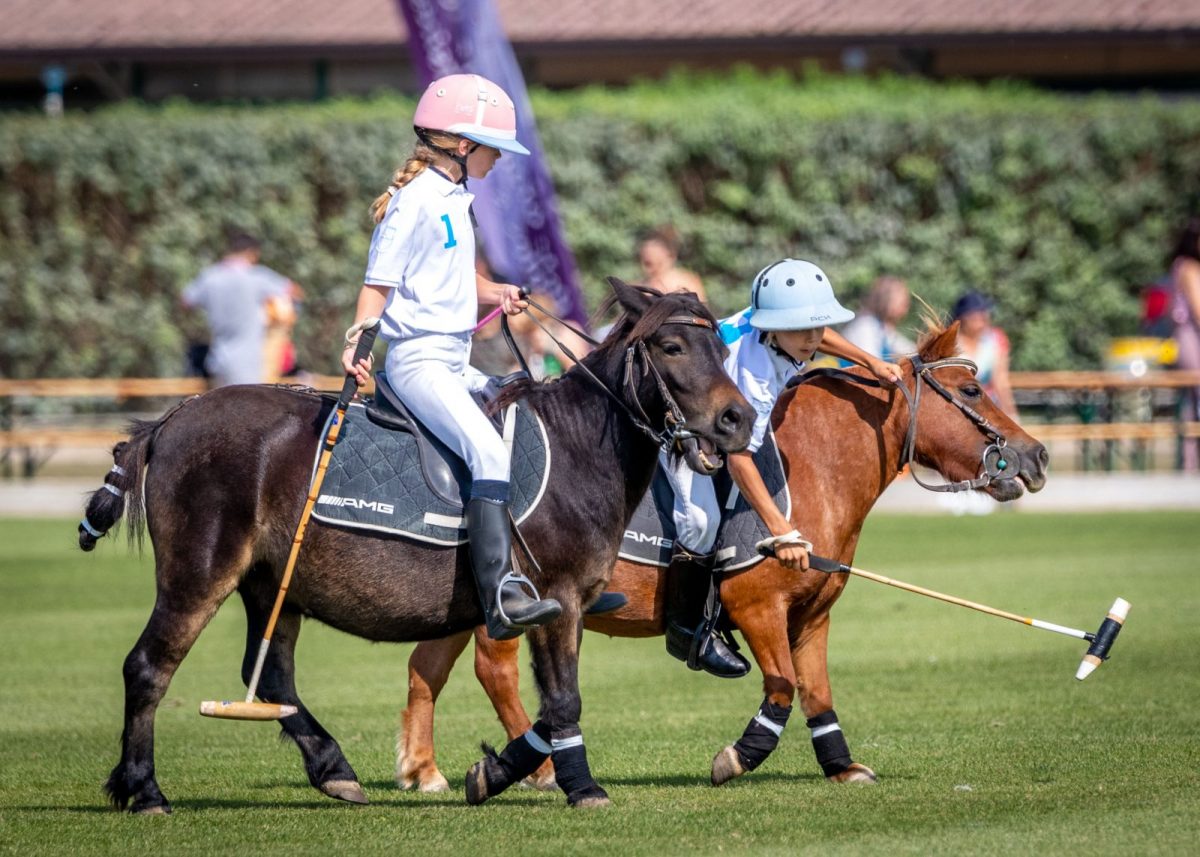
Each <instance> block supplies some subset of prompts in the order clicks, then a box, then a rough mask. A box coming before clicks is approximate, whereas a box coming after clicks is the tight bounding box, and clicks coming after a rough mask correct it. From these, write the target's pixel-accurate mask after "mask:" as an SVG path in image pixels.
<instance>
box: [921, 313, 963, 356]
mask: <svg viewBox="0 0 1200 857" xmlns="http://www.w3.org/2000/svg"><path fill="white" fill-rule="evenodd" d="M957 353H958V322H957V321H956V322H954V323H953V324H951V325H950V326H949V327H947V328H946V329H945V330H943V331H942V332H941V333H938V334H936V335H935V336H934V337H933V338H932V339H930V340H929V341H928V342H926V343H925V347H924V348H922V349H921V359H922V360H924V361H926V362H929V361H931V360H941V359H942V358H944V357H953V356H954V355H955V354H957Z"/></svg>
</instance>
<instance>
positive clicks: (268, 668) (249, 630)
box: [241, 583, 367, 803]
mask: <svg viewBox="0 0 1200 857" xmlns="http://www.w3.org/2000/svg"><path fill="white" fill-rule="evenodd" d="M241 594H242V601H243V603H244V605H245V607H246V652H245V655H244V656H243V657H242V681H243V682H244V683H245V684H247V685H249V684H250V677H251V674H252V673H253V671H254V662H255V660H256V659H257V657H258V649H259V645H260V644H261V643H262V636H263V631H264V630H265V628H266V621H267V617H268V616H269V615H270V606H269V605H270V603H271V599H272V598H273V595H274V593H272V592H269V591H265V592H263V591H260V592H259V595H258V596H257V597H256V596H255V594H254V587H252V586H251V585H250V584H249V583H247V585H244V586H243V588H242V593H241ZM264 599H265V600H264ZM299 636H300V614H299V613H296V612H292V611H287V610H285V611H284V612H282V613H280V614H279V621H278V622H277V623H276V625H275V633H274V634H273V635H272V636H271V646H270V648H268V649H267V658H266V660H265V661H264V662H263V671H262V677H261V678H260V679H259V684H258V696H259V698H260V699H262V700H265V701H269V702H278V703H284V704H287V705H294V706H296V708H297V709H299V710H298V711H297V712H296V713H295V714H293V715H291V716H290V717H285V718H283V720H281V721H280V723H279V725H280V726H281V727H282V728H283V733H284V734H285V735H286V736H287V737H289V738H291V739H292V740H293V741H295V742H296V746H297V747H299V748H300V755H301V757H302V758H303V759H304V771H305V773H307V774H308V781H309V782H310V783H312V785H313V787H314V788H316V789H319V790H320V791H321V792H322V793H323V794H326V795H328V796H329V797H332V798H337V799H338V800H344V801H347V802H349V803H366V802H367V796H366V793H365V792H363V789H362V786H361V785H360V784H359V782H358V775H357V774H355V773H354V768H352V767H350V762H349V761H347V760H346V756H345V754H343V753H342V748H341V747H340V746H339V745H338V742H337V741H336V740H334V738H333V736H332V735H330V734H329V733H328V732H327V731H325V728H324V727H323V726H322V725H321V724H320V723H319V722H318V721H317V719H316V718H315V717H313V715H312V713H311V712H310V711H309V710H308V708H307V707H306V706H305V705H304V703H303V701H301V699H300V695H299V694H298V693H297V692H296V661H295V653H296V640H297V639H298V638H299Z"/></svg>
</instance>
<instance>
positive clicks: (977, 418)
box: [801, 354, 1017, 494]
mask: <svg viewBox="0 0 1200 857" xmlns="http://www.w3.org/2000/svg"><path fill="white" fill-rule="evenodd" d="M909 359H910V360H911V361H912V366H913V378H914V380H915V384H914V387H913V390H914V392H912V393H910V392H909V391H908V387H906V386H905V385H904V384H897V385H896V387H897V389H899V390H900V393H901V394H902V395H903V396H904V399H905V401H906V402H908V429H907V431H906V432H905V434H904V447H903V450H902V452H901V454H900V462H899V464H897V465H896V469H897V470H898V471H899V470H903V469H904V468H905V466H907V465H909V464H912V463H913V462H914V461H915V459H916V448H917V413H918V409H919V408H920V406H921V387H922V384H923V383H924V384H928V385H929V387H930V389H932V390H933V391H934V392H935V393H937V394H938V395H939V396H941V397H942V398H943V399H945V400H946V401H947V402H949V403H950V404H952V405H954V407H956V408H958V410H960V411H961V412H962V413H963V415H964V416H966V418H967V419H969V420H970V421H971V422H973V423H974V424H975V426H976V427H977V428H978V429H979V430H980V432H982V433H983V434H984V436H985V437H987V438H988V440H990V441H991V443H989V444H988V445H987V446H986V447H984V450H983V454H982V455H981V456H980V458H981V462H980V469H979V475H978V476H976V477H975V478H974V479H964V480H962V481H960V482H948V483H946V484H945V485H933V484H930V483H928V482H925V481H923V480H922V479H921V477H920V476H918V475H917V472H916V470H915V469H914V470H912V477H913V479H914V480H915V481H916V483H917V484H918V485H920V486H921V487H922V488H925V489H927V490H929V491H943V492H950V493H953V494H956V493H958V492H960V491H977V490H980V489H982V488H986V487H987V486H989V485H991V484H992V483H993V482H1000V481H1003V480H1009V479H1016V478H1017V474H1016V473H1010V472H1009V466H1008V461H1007V460H1006V459H1005V457H1004V455H1005V452H1004V450H1005V449H1006V448H1007V447H1008V441H1007V439H1005V437H1004V435H1003V434H1001V433H1000V432H999V431H998V430H997V429H996V427H995V426H993V425H992V424H991V423H989V422H988V421H987V419H985V418H984V417H983V415H982V414H980V413H979V412H978V411H976V410H975V409H974V408H972V407H971V406H970V405H968V404H967V403H966V402H964V401H962V399H959V398H958V397H957V396H955V395H954V394H953V393H951V392H950V391H949V390H947V389H946V388H945V387H943V386H942V385H941V383H940V382H939V381H938V380H937V379H936V378H934V377H933V372H934V371H935V370H937V369H945V368H947V367H950V366H960V367H962V368H964V369H967V370H969V371H970V372H971V374H972V375H975V374H976V373H977V372H978V371H979V367H978V366H976V365H975V363H974V361H972V360H968V359H967V358H965V357H944V358H942V359H941V360H933V361H930V362H929V363H926V362H925V361H923V360H922V359H921V358H920V357H918V356H917V355H915V354H914V355H913V356H912V357H910V358H909ZM814 376H815V377H821V376H826V377H833V378H840V379H842V380H845V381H852V382H854V383H855V384H861V385H863V386H868V387H880V386H882V384H880V383H879V382H878V381H876V380H874V379H868V378H860V377H859V376H858V375H853V374H851V373H849V372H846V371H844V370H842V369H816V370H814V371H813V372H810V373H808V374H807V375H805V376H804V380H808V379H809V378H812V377H814ZM801 383H803V381H802V382H801Z"/></svg>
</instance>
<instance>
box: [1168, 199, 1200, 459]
mask: <svg viewBox="0 0 1200 857" xmlns="http://www.w3.org/2000/svg"><path fill="white" fill-rule="evenodd" d="M1172 255H1173V258H1172V260H1171V289H1172V293H1173V294H1172V302H1171V318H1172V320H1173V321H1174V322H1175V342H1176V344H1177V345H1178V346H1179V364H1178V365H1179V368H1180V369H1190V370H1192V371H1196V370H1200V217H1194V218H1192V219H1191V220H1189V221H1188V223H1187V225H1186V226H1185V227H1184V229H1183V232H1182V233H1181V234H1180V236H1179V241H1178V242H1177V243H1176V245H1175V252H1174V253H1173V254H1172ZM1185 407H1186V408H1187V412H1186V414H1185V418H1186V419H1188V420H1197V419H1200V387H1191V388H1190V389H1189V390H1188V395H1187V396H1186V397H1185ZM1197 444H1200V440H1198V439H1196V438H1188V439H1187V440H1185V441H1184V444H1183V469H1184V470H1188V471H1192V472H1195V471H1196V470H1197V469H1198V468H1200V449H1198V448H1197Z"/></svg>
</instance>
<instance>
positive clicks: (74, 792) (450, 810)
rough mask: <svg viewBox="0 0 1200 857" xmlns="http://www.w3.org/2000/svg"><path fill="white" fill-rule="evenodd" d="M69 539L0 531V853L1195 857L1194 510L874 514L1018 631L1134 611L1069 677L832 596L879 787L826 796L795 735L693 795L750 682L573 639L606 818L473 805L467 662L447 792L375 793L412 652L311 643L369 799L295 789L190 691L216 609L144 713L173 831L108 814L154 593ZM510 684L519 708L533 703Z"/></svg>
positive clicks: (324, 705)
mask: <svg viewBox="0 0 1200 857" xmlns="http://www.w3.org/2000/svg"><path fill="white" fill-rule="evenodd" d="M74 530H75V526H74V523H73V522H69V521H60V522H53V521H12V520H9V521H0V545H2V546H3V547H2V548H0V554H2V555H0V688H2V691H0V852H2V853H5V854H35V853H70V854H72V855H86V854H97V853H121V854H146V855H151V854H155V855H156V854H175V853H196V854H199V853H205V854H214V853H222V852H225V853H230V852H234V851H237V850H243V851H245V850H248V849H250V848H254V849H267V850H269V852H270V853H273V854H284V853H287V854H313V853H326V854H328V853H331V850H335V851H339V852H340V851H353V852H359V853H376V852H378V853H382V852H387V853H390V854H403V853H419V854H433V853H457V854H480V855H492V854H497V855H504V854H518V853H520V854H555V855H565V854H620V855H622V857H632V855H639V854H680V855H683V854H687V855H701V854H713V853H717V852H723V853H754V854H796V853H814V854H815V853H821V854H858V853H868V852H873V853H883V854H936V853H948V854H950V853H952V854H961V853H992V854H1001V853H1003V854H1011V853H1014V852H1019V853H1029V852H1034V851H1037V852H1041V853H1050V854H1063V853H1068V852H1069V853H1071V854H1073V855H1086V854H1107V853H1111V852H1121V853H1133V854H1153V853H1164V854H1168V853H1169V854H1194V853H1197V851H1198V850H1200V789H1198V786H1200V773H1198V770H1200V715H1198V713H1197V703H1198V702H1200V692H1198V691H1200V672H1198V671H1197V667H1196V648H1197V643H1198V642H1200V632H1198V630H1197V629H1198V621H1197V620H1198V617H1200V580H1198V575H1200V561H1198V558H1200V515H1195V514H1156V515H1139V514H1122V515H1103V516H1100V515H1097V516H1042V517H1038V516H1033V515H1029V514H1022V515H1015V514H997V515H993V516H991V517H990V518H986V519H966V520H963V519H957V520H949V519H931V518H899V517H881V518H878V519H876V520H873V521H872V522H871V523H870V525H869V526H868V528H867V532H866V534H865V535H864V538H863V541H862V547H861V549H860V551H859V556H858V563H859V564H860V565H861V566H863V567H865V568H869V569H874V570H878V571H881V572H884V573H887V574H890V575H892V576H895V577H898V578H901V579H906V580H911V581H913V582H916V583H921V584H924V585H927V586H930V587H933V588H939V589H943V590H946V591H949V592H952V593H955V594H959V595H962V596H964V597H968V598H974V599H976V600H979V601H983V602H985V603H991V604H994V605H995V606H998V607H1002V608H1005V609H1009V610H1013V611H1015V612H1021V613H1028V614H1032V615H1034V616H1037V617H1038V618H1042V619H1046V620H1049V621H1054V622H1059V623H1062V624H1066V625H1073V626H1076V627H1085V628H1089V629H1094V628H1095V626H1096V625H1097V624H1098V623H1099V621H1100V619H1101V617H1102V616H1103V614H1104V611H1105V610H1106V609H1107V608H1108V606H1109V605H1110V604H1111V603H1112V600H1113V598H1114V597H1115V596H1117V595H1121V596H1124V597H1125V598H1127V599H1128V600H1129V601H1131V602H1132V603H1133V610H1132V613H1131V615H1130V620H1129V624H1128V626H1127V627H1126V629H1125V631H1124V632H1123V633H1122V635H1121V638H1120V640H1119V641H1118V644H1117V647H1116V651H1115V656H1114V658H1113V660H1112V661H1110V662H1109V663H1108V664H1106V665H1105V666H1103V667H1102V668H1101V669H1100V670H1099V671H1098V672H1097V673H1096V674H1095V675H1093V676H1092V677H1091V678H1090V679H1089V680H1088V681H1087V682H1084V683H1079V682H1076V681H1075V680H1074V678H1073V674H1074V670H1075V666H1076V664H1077V663H1078V661H1079V658H1080V656H1081V655H1082V653H1083V646H1082V645H1081V644H1079V642H1078V641H1074V640H1070V639H1068V638H1066V637H1060V636H1058V635H1053V634H1048V633H1043V632H1040V631H1034V630H1031V629H1027V628H1022V627H1019V626H1017V625H1015V624H1013V623H1009V622H1004V621H1002V620H999V619H994V618H990V617H987V616H983V615H980V614H977V613H973V612H970V611H967V610H962V609H959V608H955V607H951V606H948V605H943V604H939V603H936V602H933V601H930V600H927V599H921V598H917V597H915V596H912V595H907V594H905V593H901V592H897V591H895V590H891V589H887V588H884V587H882V586H878V585H876V584H872V583H869V582H867V581H862V580H854V581H851V584H850V586H849V587H848V590H847V593H846V595H845V597H844V598H843V599H842V601H841V603H840V604H839V605H838V606H837V608H836V609H835V611H834V627H833V632H832V642H831V646H830V648H831V659H830V660H831V673H832V678H833V682H834V693H835V700H836V703H837V710H838V713H839V715H840V717H841V722H842V725H843V727H844V728H845V730H846V733H847V736H848V738H849V741H850V746H851V748H852V750H853V751H854V754H855V757H856V758H857V759H858V760H859V761H862V762H864V763H865V764H868V765H870V766H872V767H873V768H874V769H875V770H876V771H877V772H878V773H879V775H880V782H879V784H878V785H876V786H872V787H864V786H842V787H835V786H831V785H829V784H827V783H825V782H824V780H823V779H822V778H821V777H820V775H819V770H818V769H817V767H816V764H815V762H814V760H813V757H812V751H811V748H810V746H809V741H808V735H807V730H806V729H805V728H804V722H803V717H802V715H799V714H797V715H795V716H794V717H793V722H792V725H791V726H790V727H789V729H788V732H787V733H785V735H784V739H783V741H782V743H781V745H780V748H779V750H778V751H777V752H776V754H775V755H774V757H773V758H771V759H770V760H769V761H768V762H767V763H766V764H765V765H764V766H763V767H762V768H760V769H759V770H758V771H757V772H755V773H753V774H751V775H749V776H747V777H745V778H743V779H742V780H740V781H738V782H735V783H733V784H731V785H728V786H725V787H723V788H721V789H713V788H711V787H710V786H709V785H708V770H709V762H710V760H711V758H712V755H713V754H714V753H715V752H716V751H717V750H718V749H720V748H721V747H722V746H724V745H725V744H726V743H729V742H731V741H732V740H734V739H735V738H737V736H738V735H739V734H740V733H741V730H742V728H743V727H744V726H745V723H746V721H747V720H748V719H749V717H750V716H751V715H752V714H753V713H754V712H755V710H756V707H757V705H758V702H759V699H760V697H761V694H760V688H759V676H758V674H757V673H755V674H753V675H752V676H751V677H750V678H748V679H746V680H743V681H740V682H720V681H718V680H716V679H711V678H708V677H706V676H703V675H699V674H694V673H689V672H688V671H687V670H686V669H685V668H683V666H682V665H681V664H679V663H678V662H676V661H673V660H670V659H669V658H667V656H666V655H665V654H664V653H663V651H662V642H661V641H660V640H646V641H631V640H608V639H605V638H602V637H597V636H594V635H588V637H587V638H586V639H585V646H584V657H583V666H582V685H583V692H584V716H583V727H584V731H585V735H586V736H587V739H588V747H589V751H590V753H589V754H590V759H591V762H592V767H593V770H594V772H595V773H596V775H597V778H598V779H599V780H600V782H601V783H602V784H603V785H604V786H605V787H606V788H607V789H608V790H609V793H610V795H611V797H612V798H613V800H614V802H615V806H613V807H612V808H611V809H609V810H606V811H597V812H586V811H584V812H579V811H572V810H569V809H567V808H566V806H565V804H564V801H563V799H562V796H561V794H557V793H555V794H542V793H536V792H531V791H524V790H512V791H510V792H508V793H507V794H505V795H503V796H501V797H500V798H498V799H495V800H494V801H492V802H490V803H488V804H487V805H485V806H483V807H478V808H471V807H467V806H466V805H465V804H464V803H463V799H462V790H461V783H462V774H463V772H464V771H465V770H466V769H467V767H468V766H469V765H470V764H471V763H472V762H473V761H474V760H476V759H477V758H478V756H479V752H478V746H477V745H478V742H479V741H480V740H481V739H487V740H490V741H493V742H497V741H500V740H501V739H502V737H503V736H502V732H501V730H500V728H499V726H498V724H497V722H496V720H495V717H494V715H493V714H492V711H491V708H490V706H489V704H488V702H487V700H486V698H485V697H484V696H483V693H482V691H481V690H480V689H479V687H478V685H477V684H476V683H475V680H474V676H473V674H472V671H471V669H470V666H469V663H464V664H462V665H461V667H463V668H461V669H460V670H459V671H458V672H457V673H456V675H455V676H454V677H453V678H452V679H451V682H450V685H449V686H448V688H447V690H446V692H445V694H444V697H443V705H442V708H441V713H440V719H439V721H438V744H439V751H440V761H441V763H442V767H443V770H444V771H445V772H446V774H447V776H449V777H450V779H451V782H452V783H453V785H454V788H455V791H452V792H451V793H450V794H447V795H419V794H410V793H404V792H400V791H398V790H397V789H396V788H395V786H394V784H393V782H392V768H393V752H392V747H393V743H394V732H395V725H396V722H397V716H398V712H399V710H400V708H401V706H402V704H403V698H404V697H403V694H404V689H405V660H406V657H407V654H408V651H409V647H407V646H404V647H395V646H375V645H370V644H368V643H365V642H363V641H361V640H357V639H352V638H350V637H346V636H344V635H341V634H339V633H337V632H334V631H331V630H329V629H328V628H325V627H323V626H320V625H318V624H316V623H310V624H308V625H306V630H305V633H304V636H303V637H302V638H301V642H300V647H299V652H298V657H297V659H298V663H299V671H298V675H299V684H300V689H301V692H302V693H303V694H304V696H305V700H306V701H307V703H308V705H309V706H310V707H311V708H312V709H313V710H314V712H315V713H316V714H317V716H319V717H320V718H321V719H322V721H323V722H324V724H325V725H326V727H327V728H329V730H330V731H331V732H332V733H333V734H334V735H335V736H336V737H337V738H338V739H339V741H340V742H341V745H342V747H343V749H344V750H345V752H346V754H347V756H348V757H349V759H350V761H351V763H352V764H353V765H354V766H355V767H356V769H357V771H358V773H359V776H360V777H361V779H362V781H363V784H364V786H365V788H366V789H367V792H368V794H369V795H370V797H371V799H372V801H373V803H372V805H371V806H368V807H353V806H347V805H342V804H338V803H335V802H333V801H330V800H328V799H326V798H324V797H322V796H321V795H319V794H318V793H317V792H316V791H314V790H313V789H312V788H310V787H309V786H308V784H307V780H306V779H305V777H304V774H303V770H302V768H301V765H300V761H299V754H298V753H297V751H296V750H295V748H294V747H292V746H290V745H288V744H282V743H280V742H279V741H277V740H276V738H275V735H276V731H277V728H276V727H275V726H274V725H271V724H251V723H236V722H223V721H213V720H207V719H203V718H201V717H199V716H198V715H197V714H196V713H195V709H196V704H197V702H198V701H199V700H200V699H202V698H212V697H214V696H215V697H222V696H225V697H228V696H236V695H238V694H239V689H240V687H241V685H240V681H239V678H238V665H239V663H240V657H241V645H242V638H243V618H242V614H241V608H240V605H238V604H237V603H235V602H236V599H235V601H232V602H230V603H229V604H227V605H226V607H225V608H224V609H223V610H222V611H221V613H220V614H219V615H218V616H217V618H216V619H215V620H214V622H213V623H212V625H211V626H210V627H209V629H208V630H207V631H206V632H205V634H204V635H203V636H202V637H201V638H200V642H199V643H198V645H197V646H196V648H195V649H194V650H193V652H192V654H191V655H190V657H189V658H188V659H187V660H186V661H185V662H184V664H183V667H182V668H181V669H180V671H179V673H178V674H177V676H176V677H175V681H174V683H173V684H172V686H171V689H170V691H169V693H168V696H167V698H166V700H165V701H164V704H163V706H162V707H161V708H160V710H159V714H158V728H157V742H158V779H159V782H160V784H161V786H162V788H163V790H164V792H165V793H166V795H167V797H168V798H170V799H171V800H172V802H173V803H174V806H175V814H174V815H173V816H170V817H149V818H141V817H129V816H125V815H121V814H118V813H114V812H112V811H111V810H109V809H108V808H107V806H106V805H105V802H104V799H103V797H102V795H101V792H100V784H101V783H102V782H103V780H104V778H105V777H106V776H107V774H108V771H109V769H110V768H111V767H112V765H113V764H114V762H115V761H116V758H117V753H118V739H119V735H120V729H121V707H122V687H121V661H122V659H123V658H124V656H125V654H126V652H127V651H128V649H129V647H130V646H131V645H132V643H133V641H134V639H135V638H136V637H137V634H138V633H139V631H140V629H141V627H142V624H143V623H144V622H145V619H146V617H147V616H148V614H149V610H150V606H151V604H152V601H153V580H152V574H151V565H150V561H149V559H148V558H146V559H137V558H135V557H134V556H133V555H132V554H131V553H130V552H128V551H127V550H126V548H125V547H124V545H123V544H122V543H120V542H115V541H114V542H106V543H102V544H101V546H100V547H99V548H98V550H97V552H96V553H95V554H92V555H85V554H82V553H80V552H79V551H78V550H77V549H76V548H75V547H74V542H75V536H74ZM523 679H524V682H525V688H526V690H525V693H526V699H527V702H528V703H529V704H532V703H533V700H534V695H533V692H532V689H531V686H530V684H529V682H528V676H525V677H523Z"/></svg>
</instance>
